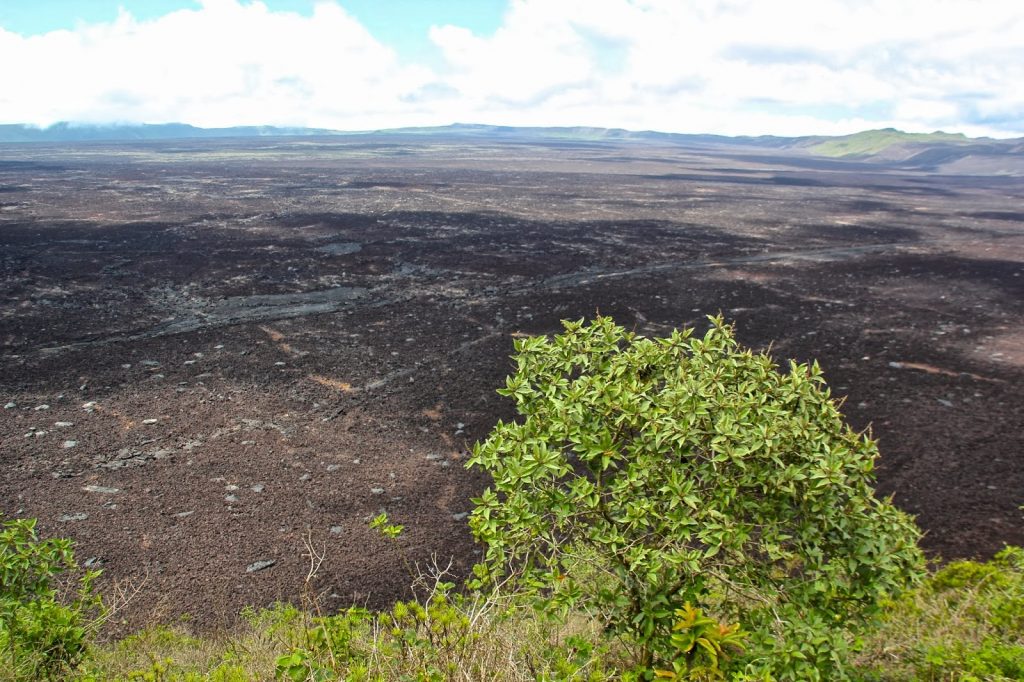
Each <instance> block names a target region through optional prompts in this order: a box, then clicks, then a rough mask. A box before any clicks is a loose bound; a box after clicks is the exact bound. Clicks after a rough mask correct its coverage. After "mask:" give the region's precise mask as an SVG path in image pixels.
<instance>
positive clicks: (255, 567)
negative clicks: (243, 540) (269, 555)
mask: <svg viewBox="0 0 1024 682" xmlns="http://www.w3.org/2000/svg"><path fill="white" fill-rule="evenodd" d="M276 563H277V561H276V560H274V559H260V560H259V561H254V562H252V563H251V564H249V565H248V566H246V567H245V572H246V573H256V572H257V571H265V570H266V569H268V568H270V567H271V566H273V565H274V564H276Z"/></svg>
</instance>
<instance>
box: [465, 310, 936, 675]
mask: <svg viewBox="0 0 1024 682" xmlns="http://www.w3.org/2000/svg"><path fill="white" fill-rule="evenodd" d="M563 324H564V326H565V331H564V333H562V334H560V335H557V336H555V337H554V338H546V337H531V338H525V339H519V340H517V341H516V344H515V350H516V355H515V356H514V358H515V362H516V365H517V371H516V373H515V374H514V375H513V376H511V377H509V378H508V379H507V381H506V386H505V388H504V389H501V390H500V391H499V393H501V394H502V395H505V396H508V397H510V398H512V399H513V400H514V401H515V406H516V409H517V410H518V412H519V414H520V415H521V419H520V420H519V421H517V422H515V423H502V422H499V423H498V424H497V425H496V426H495V428H494V430H493V431H492V432H491V434H490V436H489V437H488V438H487V439H486V440H485V441H483V442H482V443H478V444H477V445H476V446H475V447H474V450H473V455H472V457H471V459H470V461H469V466H475V467H480V468H482V469H484V470H485V471H487V472H488V473H490V474H491V476H492V477H493V481H494V482H493V486H492V487H491V488H488V489H487V490H486V491H485V492H484V493H483V494H482V496H481V497H480V498H478V499H477V500H475V503H476V508H475V509H474V511H473V513H472V516H471V519H470V525H471V528H472V530H473V533H474V534H475V536H476V538H477V539H478V540H480V541H482V542H484V543H485V545H486V553H485V557H484V560H483V562H482V563H481V565H480V566H478V567H477V573H478V576H479V577H480V579H481V581H482V583H490V584H497V583H498V581H500V580H503V579H507V578H511V579H513V580H515V582H516V584H517V585H519V586H520V587H521V588H522V589H525V590H528V591H529V592H530V593H531V594H532V595H533V597H534V599H535V601H536V603H537V605H538V606H539V607H540V608H541V609H542V610H544V611H546V612H560V613H565V612H567V611H568V610H569V609H572V608H577V609H584V610H585V611H587V612H589V613H593V614H594V615H595V616H597V617H598V618H599V619H600V620H601V622H602V623H604V624H605V626H606V627H607V629H608V630H609V631H611V632H614V633H618V634H620V635H625V636H626V637H627V638H628V641H631V642H633V643H634V644H635V646H636V659H637V661H638V663H639V664H640V665H641V667H642V668H644V669H647V670H649V671H650V670H652V669H653V668H654V667H655V666H656V665H659V664H660V665H666V664H671V662H672V661H673V660H674V655H673V651H674V649H673V643H672V635H673V631H672V627H673V623H674V614H675V613H676V610H677V609H679V608H681V607H682V606H683V605H684V604H686V603H690V604H693V605H694V606H695V607H697V608H700V609H702V610H703V611H704V612H706V613H708V614H712V615H713V616H714V617H715V618H716V619H718V620H720V621H722V622H739V623H741V624H742V626H743V628H744V629H745V630H748V631H750V633H751V636H750V638H749V640H748V641H747V642H746V644H747V648H746V651H745V653H744V654H742V655H741V656H738V657H736V658H735V660H734V661H732V669H733V670H736V669H739V668H741V667H742V668H743V669H744V670H746V671H747V672H748V673H750V674H766V673H772V674H775V675H777V676H778V677H779V678H780V679H790V678H791V679H798V678H799V679H816V678H820V677H821V676H825V677H830V678H831V679H836V678H837V677H840V676H841V675H842V674H843V673H842V669H843V667H844V665H845V658H846V653H845V651H846V648H847V645H848V640H849V638H850V636H849V635H848V633H847V628H848V626H851V625H852V624H854V623H857V622H859V620H860V619H861V618H862V617H863V616H864V615H865V614H866V613H868V612H870V611H871V610H872V609H873V607H874V606H875V604H876V603H877V601H878V600H879V598H881V597H885V596H887V595H890V594H893V593H896V592H898V591H900V590H901V589H902V588H903V587H904V586H906V585H907V584H908V583H910V582H913V581H914V580H915V579H916V578H917V577H918V575H919V573H920V571H921V569H922V565H923V564H922V558H921V554H920V552H919V550H918V549H917V545H916V542H917V539H918V536H919V532H918V530H917V529H916V527H915V526H914V524H913V522H912V520H911V519H910V518H909V517H908V516H906V515H905V514H903V513H901V512H899V511H898V510H896V509H895V508H894V507H893V506H892V505H891V504H890V503H888V502H885V501H880V500H878V499H876V498H875V497H874V494H873V489H872V485H873V481H874V478H873V473H872V469H873V463H874V460H875V458H876V457H877V456H878V451H877V448H876V446H875V443H874V442H873V441H872V440H871V439H870V438H868V437H867V436H866V435H863V434H858V433H855V432H853V431H852V430H851V429H850V428H849V427H848V426H846V425H845V423H844V422H843V419H842V416H841V415H840V413H839V411H838V409H837V406H836V404H835V402H834V401H833V400H832V399H831V398H830V395H829V391H828V389H827V388H826V387H825V385H824V384H825V382H824V379H823V378H822V375H821V371H820V370H819V368H818V366H817V365H816V364H815V365H812V366H810V367H808V366H806V365H800V364H796V363H790V366H789V369H788V371H786V372H782V373H780V372H779V371H777V369H776V367H775V366H774V364H773V362H772V360H771V359H770V358H769V357H768V356H766V355H764V354H754V353H752V352H751V351H749V350H745V349H743V348H741V347H740V346H739V344H738V343H737V342H736V340H735V338H734V334H733V330H732V328H731V327H730V326H728V325H726V324H725V323H724V322H723V321H722V320H721V318H714V319H712V326H711V329H710V330H709V331H708V332H707V334H706V335H704V336H703V338H695V337H693V335H692V330H684V331H676V332H673V333H672V334H671V335H670V336H669V337H668V338H662V339H648V338H642V337H640V336H637V335H635V334H633V333H630V332H627V331H625V330H624V329H623V328H622V327H619V326H617V325H615V324H614V323H613V322H612V321H611V320H610V319H608V318H601V317H599V318H597V319H596V320H594V321H593V322H592V323H590V324H584V323H583V321H579V322H565V323H563ZM830 671H831V672H830Z"/></svg>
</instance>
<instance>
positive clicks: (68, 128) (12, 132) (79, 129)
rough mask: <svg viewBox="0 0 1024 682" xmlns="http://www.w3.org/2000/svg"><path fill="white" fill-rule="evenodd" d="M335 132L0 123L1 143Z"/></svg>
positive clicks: (330, 132) (322, 132)
mask: <svg viewBox="0 0 1024 682" xmlns="http://www.w3.org/2000/svg"><path fill="white" fill-rule="evenodd" d="M336 133H337V131H334V130H327V129H320V128H300V127H296V128H280V127H276V126H234V127H230V128H199V127H196V126H193V125H189V124H187V123H141V124H110V125H101V124H91V123H88V124H87V123H68V122H61V123H54V124H53V125H52V126H48V127H46V128H39V127H37V126H31V125H26V124H23V123H8V124H0V142H89V141H111V142H118V141H126V142H127V141H132V140H182V139H189V138H214V137H271V136H281V137H292V136H300V135H333V134H336Z"/></svg>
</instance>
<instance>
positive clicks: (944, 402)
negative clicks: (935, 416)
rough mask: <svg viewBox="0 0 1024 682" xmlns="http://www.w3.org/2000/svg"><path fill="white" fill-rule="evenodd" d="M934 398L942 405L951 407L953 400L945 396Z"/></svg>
mask: <svg viewBox="0 0 1024 682" xmlns="http://www.w3.org/2000/svg"><path fill="white" fill-rule="evenodd" d="M935 400H936V401H938V403H939V405H942V406H943V407H953V402H952V401H950V400H946V399H945V398H936V399H935Z"/></svg>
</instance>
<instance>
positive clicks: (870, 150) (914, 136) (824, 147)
mask: <svg viewBox="0 0 1024 682" xmlns="http://www.w3.org/2000/svg"><path fill="white" fill-rule="evenodd" d="M968 141H969V140H968V138H967V137H966V136H965V135H963V134H962V133H944V132H941V131H936V132H934V133H905V132H903V131H901V130H896V129H895V128H883V129H881V130H865V131H863V132H860V133H854V134H853V135H843V136H841V137H830V138H828V139H826V140H825V141H823V142H819V143H817V144H815V145H812V146H811V147H809V148H808V150H809V151H811V152H812V153H815V154H820V155H822V156H866V155H869V154H878V153H879V152H881V151H884V150H886V149H888V148H889V147H891V146H893V145H895V144H926V143H936V142H944V143H958V142H968Z"/></svg>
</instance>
